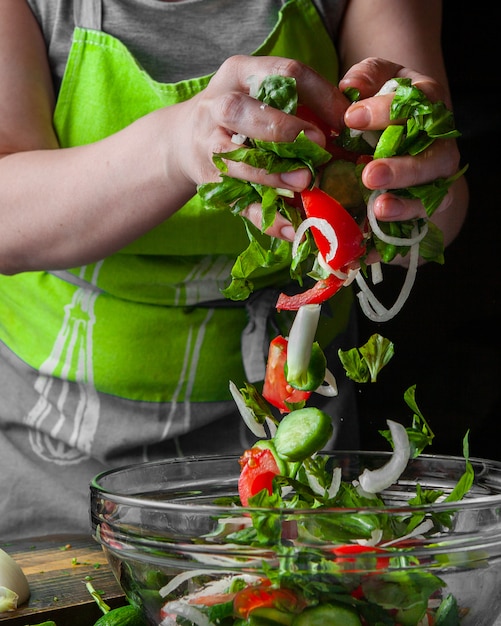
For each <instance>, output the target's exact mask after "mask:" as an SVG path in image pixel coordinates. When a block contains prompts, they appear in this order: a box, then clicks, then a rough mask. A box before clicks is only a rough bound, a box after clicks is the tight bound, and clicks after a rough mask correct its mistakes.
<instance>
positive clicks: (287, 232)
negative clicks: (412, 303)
mask: <svg viewBox="0 0 501 626" xmlns="http://www.w3.org/2000/svg"><path fill="white" fill-rule="evenodd" d="M280 234H281V235H282V237H283V238H284V239H286V240H287V241H294V237H295V236H296V231H295V230H294V228H293V227H292V226H284V227H283V228H282V229H281V230H280Z"/></svg>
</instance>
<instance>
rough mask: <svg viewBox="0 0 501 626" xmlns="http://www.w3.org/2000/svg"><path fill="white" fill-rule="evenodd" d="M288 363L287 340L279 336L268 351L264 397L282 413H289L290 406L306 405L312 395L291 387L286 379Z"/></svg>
mask: <svg viewBox="0 0 501 626" xmlns="http://www.w3.org/2000/svg"><path fill="white" fill-rule="evenodd" d="M286 362H287V339H285V338H284V337H282V336H281V335H279V336H278V337H275V338H274V339H273V340H272V341H271V343H270V348H269V350H268V361H267V363H266V374H265V378H264V384H263V391H262V396H263V398H264V399H265V400H267V401H268V402H269V403H270V404H272V405H273V406H275V407H276V408H277V409H279V410H280V411H281V412H282V413H289V412H290V411H291V406H290V405H296V404H301V405H304V403H305V402H306V400H308V398H309V397H310V396H311V393H312V392H311V391H300V390H299V389H294V387H292V386H291V385H289V383H288V382H287V379H286V377H285V364H286Z"/></svg>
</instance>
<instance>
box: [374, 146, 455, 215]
mask: <svg viewBox="0 0 501 626" xmlns="http://www.w3.org/2000/svg"><path fill="white" fill-rule="evenodd" d="M459 160H460V155H459V151H458V148H457V145H456V142H455V141H452V140H445V139H439V140H437V141H435V143H434V144H433V145H432V146H431V147H430V148H428V149H427V150H426V151H425V152H423V153H421V154H419V155H417V156H401V157H391V158H389V159H376V160H375V161H371V162H370V163H368V164H367V165H366V166H365V168H364V170H363V172H362V181H363V183H364V185H365V186H366V187H367V188H368V189H381V190H386V189H389V190H391V189H400V188H405V187H413V186H415V185H422V184H425V183H429V182H432V181H433V180H435V179H437V178H448V177H449V176H452V175H453V174H455V173H456V172H457V171H458V168H459ZM447 203H448V200H447V197H446V198H445V199H444V202H443V203H442V205H441V207H439V209H437V211H440V210H443V209H444V208H445V207H446V205H447ZM374 210H375V213H376V217H378V219H381V220H383V221H391V220H407V219H413V218H415V217H424V216H425V211H424V208H423V206H422V204H421V202H419V201H417V200H403V199H402V198H398V197H396V196H394V195H392V194H391V193H387V194H382V195H381V196H379V197H378V199H377V200H376V203H375V205H374Z"/></svg>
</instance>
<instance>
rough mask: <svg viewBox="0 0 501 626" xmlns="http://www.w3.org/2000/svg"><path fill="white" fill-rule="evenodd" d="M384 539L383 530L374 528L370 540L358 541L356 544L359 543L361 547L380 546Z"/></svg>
mask: <svg viewBox="0 0 501 626" xmlns="http://www.w3.org/2000/svg"><path fill="white" fill-rule="evenodd" d="M382 538H383V529H382V528H374V530H372V531H371V538H370V539H357V540H356V542H355V543H358V545H359V546H377V545H379V543H380V541H381V539H382Z"/></svg>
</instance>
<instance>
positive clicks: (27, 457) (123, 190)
mask: <svg viewBox="0 0 501 626" xmlns="http://www.w3.org/2000/svg"><path fill="white" fill-rule="evenodd" d="M440 17H441V16H440V3H438V2H436V0H427V1H426V2H423V1H422V0H407V2H406V3H402V2H400V1H399V0H375V1H373V2H370V3H367V2H365V0H353V1H351V2H346V3H345V2H342V1H341V2H334V1H330V2H329V1H327V0H326V1H324V2H321V1H319V2H315V3H313V2H311V1H310V0H289V1H288V2H280V1H278V0H265V1H262V0H259V1H253V2H246V3H237V2H232V1H231V0H178V1H173V2H168V1H167V2H166V1H162V0H92V1H90V0H73V1H69V2H68V1H67V0H64V1H63V0H3V1H2V3H1V4H0V84H2V92H1V96H0V153H1V154H2V157H3V158H2V159H1V160H0V189H1V190H2V193H1V196H0V198H1V199H0V211H1V215H2V238H1V243H0V272H1V273H2V275H1V276H0V294H1V297H0V340H1V342H2V343H1V344H0V357H1V361H0V371H1V374H0V380H1V391H0V393H1V406H0V437H1V442H0V445H1V449H2V455H1V460H0V465H1V467H0V470H1V471H0V476H1V477H2V479H1V480H2V483H1V484H2V487H3V490H2V493H3V494H4V497H3V498H2V503H1V505H0V536H2V537H3V538H4V540H7V539H11V538H15V537H16V536H20V535H24V536H29V535H31V536H33V535H40V534H47V533H54V532H79V531H82V532H87V527H88V522H87V488H88V483H89V480H90V479H91V478H92V476H93V475H94V474H96V473H97V472H99V471H101V470H103V469H105V468H107V467H110V466H112V465H117V464H124V463H131V462H138V461H143V460H149V459H155V458H162V457H165V456H173V455H180V454H194V453H214V452H222V451H226V450H234V451H241V450H242V449H243V447H245V445H246V440H245V439H241V438H240V420H239V419H238V417H237V416H236V415H235V408H234V404H233V402H232V401H231V399H230V397H229V394H228V381H229V380H230V379H231V380H233V381H234V382H235V383H236V384H237V385H238V384H241V383H242V382H243V381H244V380H246V371H249V369H250V370H252V369H253V368H254V364H250V365H249V364H247V365H246V367H247V370H244V363H243V359H242V354H241V348H240V342H241V336H242V334H244V336H245V335H246V333H247V332H248V331H249V330H251V329H254V330H256V328H257V329H259V328H261V329H263V327H265V326H266V324H265V323H264V322H262V319H263V315H262V312H261V308H262V309H263V310H265V311H269V309H270V306H271V307H272V303H270V302H267V301H266V298H267V295H269V294H270V293H273V291H268V290H265V288H270V287H271V288H276V287H280V286H282V285H283V284H284V282H285V281H286V278H287V268H285V267H284V268H280V269H279V271H277V270H274V271H271V272H268V273H267V272H264V273H263V276H262V279H261V281H260V282H258V284H257V285H256V286H257V288H258V289H257V293H259V294H263V298H256V299H252V300H251V302H250V304H249V303H248V305H247V306H246V307H244V306H232V305H231V303H230V302H228V301H225V300H224V299H222V297H221V289H222V288H223V287H224V286H225V285H226V284H227V281H228V277H229V273H230V269H231V266H232V264H233V261H234V259H235V257H236V256H237V255H238V254H239V253H240V252H241V251H242V250H243V249H244V247H245V246H246V236H245V229H244V226H243V223H242V221H241V220H240V219H237V218H235V217H233V216H232V215H231V214H230V212H229V211H227V212H226V211H225V212H211V211H207V210H206V209H205V208H204V207H203V206H202V204H201V202H200V199H199V198H198V197H196V188H197V185H199V184H202V183H204V182H208V181H214V180H217V179H218V171H217V169H216V168H215V166H214V164H213V161H212V155H213V154H214V153H215V152H224V151H227V150H229V149H231V148H233V147H234V144H233V143H232V137H233V135H234V134H235V133H240V134H242V135H245V136H250V137H255V138H260V139H265V140H273V141H291V140H293V139H294V138H295V137H296V136H297V134H298V133H299V131H301V130H305V132H306V133H307V134H308V135H309V137H310V138H311V139H313V140H314V141H316V142H318V143H319V144H321V145H323V144H324V142H325V137H324V135H323V134H322V133H321V132H320V131H319V129H318V128H317V127H316V126H315V125H314V124H312V123H308V122H304V121H303V120H301V119H299V118H297V117H295V116H292V115H286V114H284V113H282V112H280V111H278V110H274V109H272V108H271V107H267V108H264V109H263V108H262V107H261V106H260V103H259V102H258V101H256V100H255V99H254V98H252V97H250V95H249V78H250V77H254V78H253V80H260V79H262V78H264V77H265V76H267V75H270V74H282V75H287V76H293V77H295V78H296V80H297V85H298V93H299V97H300V100H301V101H302V102H303V103H304V104H305V105H307V106H308V107H309V108H311V109H312V110H313V111H314V112H315V113H316V114H317V115H318V116H320V118H321V119H323V120H324V122H325V123H326V124H329V125H330V126H332V127H334V128H340V127H342V125H344V124H346V125H349V126H351V127H353V128H357V129H362V130H363V129H379V128H384V127H385V126H386V125H387V123H388V116H389V101H390V100H391V97H379V98H371V96H372V95H374V94H375V93H376V92H377V91H378V89H379V88H380V87H381V85H382V84H383V83H384V82H385V81H386V80H388V79H390V78H392V77H394V76H408V77H410V78H412V80H413V81H414V82H415V83H416V84H417V85H418V86H419V87H420V88H421V89H422V90H423V91H424V92H425V93H426V94H427V95H428V97H430V99H432V100H444V101H445V102H446V104H448V105H449V106H450V105H451V103H450V97H449V93H448V88H447V78H446V75H445V71H444V67H443V62H442V56H441V51H440ZM388 33H390V34H391V36H388ZM334 44H335V45H336V47H337V51H338V52H337V53H336V49H335V47H334ZM235 55H243V56H235ZM383 59H385V60H383ZM411 68H412V69H411ZM339 76H344V77H343V79H342V80H341V82H340V83H339V88H337V87H336V86H335V85H336V83H337V81H338V78H339ZM349 86H350V87H356V88H358V89H359V90H360V92H361V96H362V98H363V100H362V101H361V102H360V103H357V104H354V105H352V106H349V102H348V101H347V100H346V99H345V97H344V96H343V95H342V91H343V90H344V89H346V88H347V87H349ZM458 164H459V154H458V151H457V148H456V146H455V144H454V142H453V141H450V140H448V141H439V142H436V143H435V144H434V145H433V147H431V148H430V149H429V150H427V151H426V152H425V153H424V154H423V155H422V156H420V157H398V158H392V159H382V160H380V161H378V162H377V163H372V164H370V165H369V166H367V167H366V169H365V171H364V183H365V184H366V186H367V187H369V188H371V189H385V188H398V187H406V186H409V185H411V184H419V183H423V182H428V181H430V180H434V179H435V178H437V177H438V176H441V177H442V176H443V177H446V176H450V175H452V174H453V173H455V172H456V171H457V168H458ZM228 168H229V169H228V173H229V175H230V176H234V177H238V178H244V179H247V180H251V181H254V182H256V183H265V184H267V185H270V186H273V187H282V188H283V187H285V188H287V189H290V190H292V191H300V190H302V189H304V188H305V187H306V186H307V185H308V184H309V182H310V174H309V173H308V172H307V171H306V170H299V171H296V172H294V173H289V174H285V175H281V176H280V175H276V174H273V175H271V174H270V175H268V174H266V172H263V171H257V170H254V169H253V168H250V167H249V166H245V165H243V164H237V163H229V165H228ZM465 209H466V187H465V183H464V181H463V180H462V179H460V180H459V181H458V182H457V183H456V184H454V185H453V186H452V188H451V190H450V191H449V193H448V195H447V197H446V199H445V200H444V202H443V203H442V206H441V207H440V209H439V210H438V211H437V212H436V214H435V216H434V221H435V222H437V224H438V225H439V226H440V228H441V229H442V230H443V232H444V236H445V243H446V244H447V243H449V242H450V241H451V240H452V239H453V238H454V237H455V235H456V234H457V232H458V230H459V229H460V227H461V224H462V221H463V219H464V213H465ZM376 214H377V216H378V218H379V219H381V220H385V219H386V220H394V219H407V218H411V217H415V216H417V215H423V208H422V206H421V205H420V203H418V202H417V201H402V200H399V199H397V198H396V197H394V196H392V195H391V194H385V195H382V196H381V197H380V198H379V200H378V202H377V205H376ZM246 217H247V218H248V219H250V220H251V221H252V222H254V223H255V224H256V225H259V224H260V208H259V206H253V207H251V208H249V209H248V210H246ZM268 234H269V235H271V236H276V237H280V238H284V239H288V240H292V238H293V229H292V227H291V225H290V224H289V223H287V221H286V220H285V219H284V218H282V217H281V216H279V217H278V218H277V219H276V220H275V223H274V225H273V227H272V228H270V230H269V231H268ZM351 303H352V297H351V292H350V290H348V289H346V290H343V291H342V292H341V294H340V295H339V296H338V298H337V299H336V301H335V302H334V303H333V304H332V310H333V311H334V312H335V315H333V316H332V318H331V321H330V322H329V323H327V322H325V330H324V340H325V343H328V342H331V347H332V349H333V353H335V352H336V349H337V346H339V345H343V346H345V347H351V346H352V345H353V333H352V327H351V325H350V318H352V317H353V315H352V307H351ZM350 311H351V314H350ZM261 334H262V335H264V334H265V331H264V330H263V331H262V333H261ZM251 344H252V345H254V342H251ZM244 354H245V350H244ZM351 399H352V395H350V394H348V393H346V394H345V393H340V397H339V399H336V404H335V406H334V407H333V406H330V407H329V410H330V411H331V412H332V414H333V419H335V420H336V424H337V426H338V429H337V430H338V431H339V432H338V444H340V443H341V442H342V444H343V445H345V444H346V445H351V442H352V441H353V437H354V436H355V434H356V420H354V419H353V420H352V419H351V415H352V408H351V407H352V405H351ZM348 418H350V419H348ZM7 493H8V494H9V495H8V496H7V495H6V494H7ZM68 502H71V507H69V506H68V505H67V503H68Z"/></svg>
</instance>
